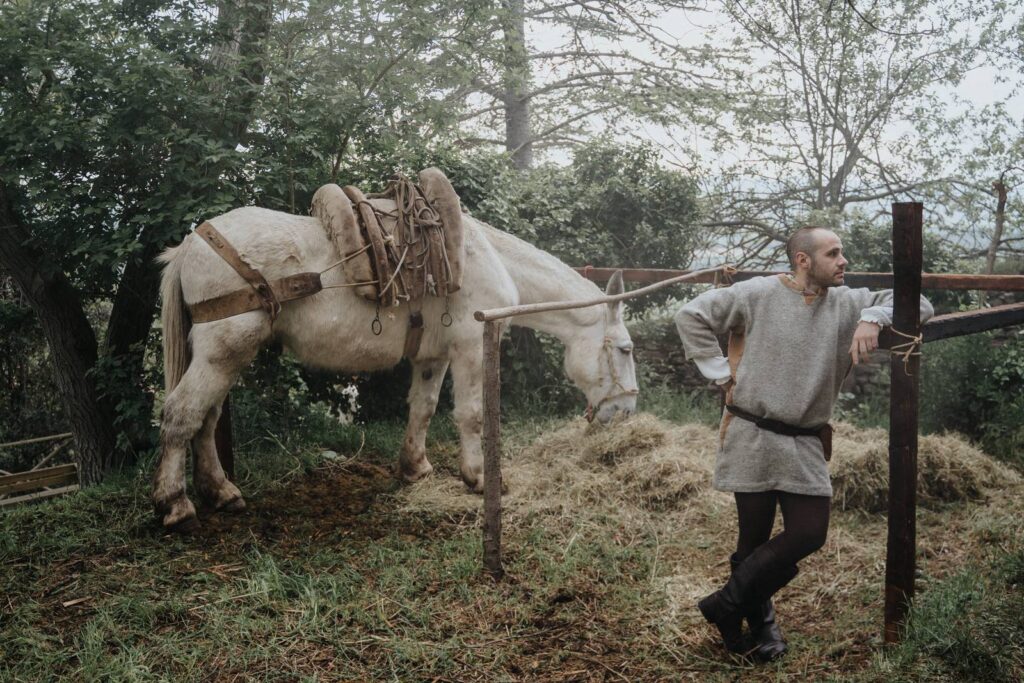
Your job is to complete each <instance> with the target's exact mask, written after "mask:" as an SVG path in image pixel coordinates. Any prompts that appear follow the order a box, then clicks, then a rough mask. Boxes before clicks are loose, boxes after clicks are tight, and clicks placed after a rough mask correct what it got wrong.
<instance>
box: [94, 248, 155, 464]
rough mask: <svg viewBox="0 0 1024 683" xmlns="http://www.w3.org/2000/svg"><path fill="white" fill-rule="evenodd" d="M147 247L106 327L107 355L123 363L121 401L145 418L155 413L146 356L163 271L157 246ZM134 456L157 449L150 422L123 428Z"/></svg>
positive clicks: (129, 267) (128, 267) (125, 277)
mask: <svg viewBox="0 0 1024 683" xmlns="http://www.w3.org/2000/svg"><path fill="white" fill-rule="evenodd" d="M143 244H144V245H145V247H144V248H143V250H142V252H141V253H140V254H138V255H135V256H132V257H130V258H129V260H128V262H127V263H126V264H125V268H124V273H122V274H121V280H120V281H119V282H118V285H117V294H116V295H115V296H114V305H113V308H112V309H111V312H110V322H109V323H108V324H107V338H106V353H107V355H108V356H109V357H111V358H118V359H120V361H121V362H120V366H121V368H122V369H123V371H124V375H123V377H124V379H125V382H124V385H123V386H121V387H118V389H117V391H116V394H117V397H118V398H119V399H125V400H127V401H129V402H131V401H138V402H139V403H140V409H141V412H142V414H144V415H151V414H152V412H153V398H154V397H153V393H152V392H150V391H147V390H146V388H145V386H146V385H145V382H144V381H143V371H144V368H143V362H144V358H145V354H146V340H147V338H148V337H149V330H150V328H151V327H152V325H153V315H154V313H155V311H156V300H157V294H158V293H159V290H160V268H159V266H157V264H156V262H155V259H156V256H157V254H158V253H159V252H160V248H159V246H158V245H156V244H155V243H153V242H151V241H143ZM121 427H122V429H123V430H124V431H126V433H127V436H128V439H129V441H130V443H131V445H132V448H133V450H134V451H135V452H139V451H143V450H147V449H149V448H152V447H153V446H154V445H155V442H154V438H153V437H154V434H153V429H152V427H151V425H150V423H149V421H148V420H147V421H141V420H136V421H132V422H131V423H130V424H122V425H121Z"/></svg>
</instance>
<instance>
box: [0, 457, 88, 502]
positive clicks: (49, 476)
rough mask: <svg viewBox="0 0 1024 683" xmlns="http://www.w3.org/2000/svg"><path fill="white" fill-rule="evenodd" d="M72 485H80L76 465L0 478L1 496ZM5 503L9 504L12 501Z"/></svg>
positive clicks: (18, 473) (7, 475)
mask: <svg viewBox="0 0 1024 683" xmlns="http://www.w3.org/2000/svg"><path fill="white" fill-rule="evenodd" d="M71 484H76V485H77V484H78V466H77V465H75V464H70V465H55V466H53V467H44V468H42V469H38V470H31V471H29V472H15V473H14V474H5V475H3V476H0V496H6V495H9V494H12V493H21V492H22V491H32V490H33V489H41V488H45V487H53V486H68V485H71ZM3 502H4V503H9V502H10V501H3Z"/></svg>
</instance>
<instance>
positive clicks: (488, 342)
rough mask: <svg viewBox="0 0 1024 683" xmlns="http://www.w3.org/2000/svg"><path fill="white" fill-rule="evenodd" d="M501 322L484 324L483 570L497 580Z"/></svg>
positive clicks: (499, 549)
mask: <svg viewBox="0 0 1024 683" xmlns="http://www.w3.org/2000/svg"><path fill="white" fill-rule="evenodd" d="M500 367H501V323H500V322H497V321H494V320H489V321H487V322H485V323H484V387H483V389H484V406H483V408H484V425H483V427H484V430H483V442H484V443H483V446H484V568H485V569H486V570H487V571H488V573H490V575H491V576H492V577H493V578H494V579H495V580H499V579H501V577H502V576H503V575H504V574H505V570H504V569H503V568H502V566H501V370H500Z"/></svg>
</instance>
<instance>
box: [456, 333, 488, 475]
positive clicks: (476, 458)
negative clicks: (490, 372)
mask: <svg viewBox="0 0 1024 683" xmlns="http://www.w3.org/2000/svg"><path fill="white" fill-rule="evenodd" d="M452 381H453V384H452V390H453V397H454V399H455V424H456V425H457V426H458V428H459V440H460V441H461V442H462V452H461V454H460V455H461V457H460V458H459V471H460V472H461V473H462V481H464V482H465V483H466V486H468V487H469V488H470V490H472V491H474V492H476V493H482V492H483V490H484V454H483V450H482V447H481V445H480V436H481V433H482V432H483V347H482V345H481V344H480V343H479V342H478V343H476V344H466V345H462V346H460V347H459V348H456V349H455V353H453V354H452Z"/></svg>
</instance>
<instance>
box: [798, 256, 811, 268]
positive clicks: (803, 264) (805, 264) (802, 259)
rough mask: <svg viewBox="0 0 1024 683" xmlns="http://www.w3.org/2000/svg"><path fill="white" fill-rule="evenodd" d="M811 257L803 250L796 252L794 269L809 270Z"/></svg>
mask: <svg viewBox="0 0 1024 683" xmlns="http://www.w3.org/2000/svg"><path fill="white" fill-rule="evenodd" d="M810 269H811V257H810V256H809V255H808V254H807V252H805V251H798V252H796V270H797V271H800V270H810Z"/></svg>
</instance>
